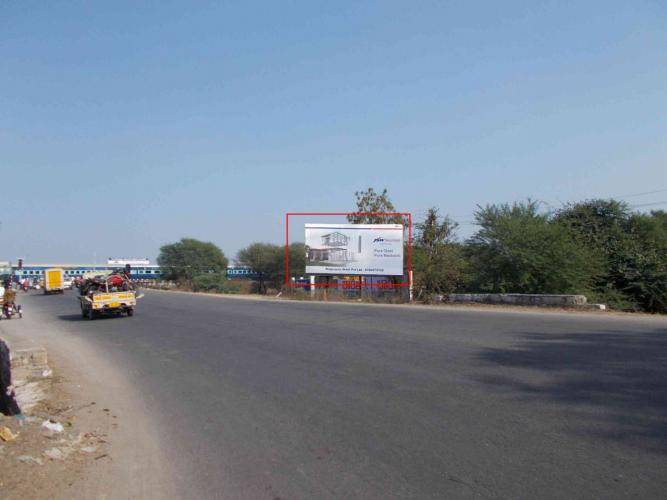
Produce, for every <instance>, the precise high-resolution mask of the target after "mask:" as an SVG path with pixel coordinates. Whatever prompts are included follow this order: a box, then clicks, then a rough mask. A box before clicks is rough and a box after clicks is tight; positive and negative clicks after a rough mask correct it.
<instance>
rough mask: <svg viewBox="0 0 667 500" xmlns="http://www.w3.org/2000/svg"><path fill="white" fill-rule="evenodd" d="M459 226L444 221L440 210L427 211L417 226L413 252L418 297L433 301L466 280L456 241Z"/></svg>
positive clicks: (462, 259) (450, 221) (449, 221)
mask: <svg viewBox="0 0 667 500" xmlns="http://www.w3.org/2000/svg"><path fill="white" fill-rule="evenodd" d="M457 227H458V224H457V223H456V222H454V221H452V220H451V219H450V218H449V217H443V218H441V217H440V216H439V215H438V209H437V208H435V207H433V208H430V209H428V211H427V213H426V217H425V219H424V221H423V222H420V223H418V224H416V238H415V241H414V249H413V254H412V257H413V265H414V272H415V286H416V289H417V290H418V293H419V295H420V296H421V297H422V298H423V300H425V301H426V302H430V301H431V300H432V298H433V296H434V295H435V294H439V293H451V292H453V291H455V290H456V288H457V287H458V286H459V285H460V284H461V282H462V280H463V269H464V265H465V261H464V258H463V254H462V248H461V245H460V244H458V242H457V241H456V236H455V232H456V228H457Z"/></svg>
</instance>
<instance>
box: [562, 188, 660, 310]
mask: <svg viewBox="0 0 667 500" xmlns="http://www.w3.org/2000/svg"><path fill="white" fill-rule="evenodd" d="M666 218H667V217H666V216H665V212H663V211H656V212H653V213H651V214H638V213H632V211H631V210H630V208H629V207H628V205H627V204H625V203H624V202H621V201H617V200H613V199H610V200H605V199H595V200H587V201H583V202H578V203H571V204H569V205H566V206H565V207H563V208H562V209H561V210H559V211H558V212H557V213H556V217H555V219H556V221H558V222H559V223H560V224H563V225H564V226H566V227H567V228H568V230H569V231H571V232H572V233H574V234H576V235H577V237H578V238H579V239H580V240H581V241H583V242H584V243H585V244H586V246H587V247H589V248H591V249H592V250H593V251H594V252H595V253H596V254H597V255H599V256H600V257H601V258H602V259H603V260H604V272H603V273H601V274H600V276H599V277H598V279H597V280H596V283H595V286H594V290H595V293H596V294H597V298H598V300H601V301H604V302H607V303H610V304H611V305H612V306H615V307H617V308H622V309H644V310H647V311H654V312H658V311H660V312H666V311H667V279H666V278H667V269H666V268H667V222H666Z"/></svg>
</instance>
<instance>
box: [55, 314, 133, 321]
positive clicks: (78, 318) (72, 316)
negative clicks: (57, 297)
mask: <svg viewBox="0 0 667 500" xmlns="http://www.w3.org/2000/svg"><path fill="white" fill-rule="evenodd" d="M116 318H120V316H119V315H113V314H108V315H103V316H98V317H96V318H95V319H94V320H92V321H93V322H95V321H103V320H105V319H116ZM58 319H60V320H62V321H75V322H79V321H81V322H90V321H91V320H89V319H87V318H84V317H82V316H81V313H78V314H59V315H58Z"/></svg>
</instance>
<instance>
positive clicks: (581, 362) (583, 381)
mask: <svg viewBox="0 0 667 500" xmlns="http://www.w3.org/2000/svg"><path fill="white" fill-rule="evenodd" d="M479 356H480V359H481V360H482V361H484V362H485V364H488V363H490V364H492V365H495V366H497V365H500V366H502V367H504V368H505V370H504V372H505V373H506V374H507V375H503V376H497V375H495V374H494V375H484V376H482V377H481V380H482V382H484V383H486V384H490V385H493V386H495V387H502V388H505V389H508V390H510V391H512V392H513V393H518V394H520V395H521V396H522V397H524V398H527V399H530V400H537V401H540V400H542V401H549V402H554V401H556V402H558V403H559V404H560V405H564V406H565V407H566V409H567V411H569V412H572V413H573V415H572V417H573V418H568V419H567V420H566V421H564V424H565V425H567V426H568V428H575V429H576V432H579V433H582V434H585V435H587V436H596V435H597V436H601V437H604V438H608V439H613V440H616V441H619V442H621V443H623V444H625V445H629V446H633V447H640V448H644V449H648V450H651V451H654V452H658V453H667V329H664V328H661V329H655V330H654V331H651V332H638V333H632V332H628V331H609V330H607V331H603V332H599V333H568V334H546V335H545V334H535V333H525V334H523V335H522V340H521V341H520V343H519V344H518V345H515V346H513V347H511V348H507V349H498V348H493V349H485V350H483V351H482V352H481V353H480V355H479Z"/></svg>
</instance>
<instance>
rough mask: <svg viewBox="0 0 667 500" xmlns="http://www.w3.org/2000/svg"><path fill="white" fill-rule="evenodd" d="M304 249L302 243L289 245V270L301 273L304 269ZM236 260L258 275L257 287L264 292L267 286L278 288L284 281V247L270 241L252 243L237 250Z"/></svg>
mask: <svg viewBox="0 0 667 500" xmlns="http://www.w3.org/2000/svg"><path fill="white" fill-rule="evenodd" d="M305 254H306V251H305V246H304V244H303V243H292V244H290V246H289V272H290V274H291V275H303V273H304V272H305V269H306V255H305ZM236 260H237V261H238V262H239V263H240V264H242V265H244V266H248V267H249V268H250V269H252V270H253V271H254V272H256V273H257V274H258V275H259V278H258V280H257V288H258V291H259V292H260V293H266V291H267V286H272V287H273V288H276V289H279V288H281V287H282V285H283V284H284V283H285V247H284V246H280V245H273V244H271V243H253V244H251V245H248V246H247V247H246V248H243V249H242V250H240V251H239V253H238V255H237V257H236Z"/></svg>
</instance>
